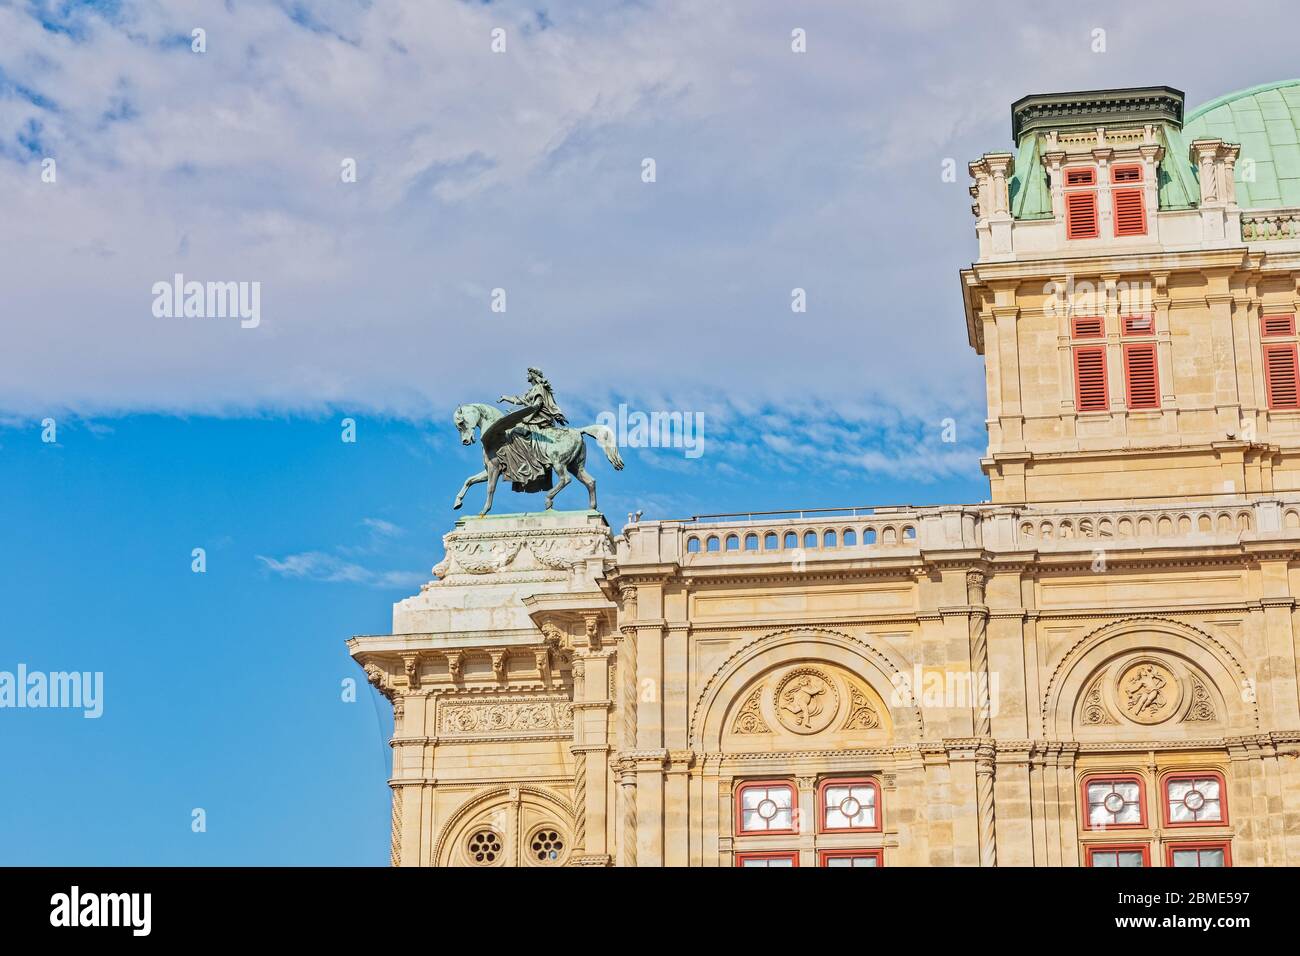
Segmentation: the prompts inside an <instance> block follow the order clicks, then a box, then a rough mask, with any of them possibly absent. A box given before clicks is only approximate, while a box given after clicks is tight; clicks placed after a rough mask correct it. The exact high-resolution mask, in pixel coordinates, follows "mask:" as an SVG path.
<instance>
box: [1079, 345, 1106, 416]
mask: <svg viewBox="0 0 1300 956" xmlns="http://www.w3.org/2000/svg"><path fill="white" fill-rule="evenodd" d="M1074 403H1075V407H1076V408H1077V409H1078V410H1079V411H1081V412H1104V411H1105V410H1106V409H1108V408H1110V394H1109V393H1108V391H1107V389H1106V347H1105V346H1103V345H1076V346H1075V347H1074Z"/></svg>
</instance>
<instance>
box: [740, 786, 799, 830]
mask: <svg viewBox="0 0 1300 956" xmlns="http://www.w3.org/2000/svg"><path fill="white" fill-rule="evenodd" d="M795 813H796V809H795V800H794V787H793V785H791V784H790V783H789V782H788V781H785V780H756V781H754V782H753V783H746V784H743V785H742V786H741V787H740V789H739V790H737V791H736V833H738V834H747V833H767V834H772V833H791V834H792V833H794V832H796V831H795Z"/></svg>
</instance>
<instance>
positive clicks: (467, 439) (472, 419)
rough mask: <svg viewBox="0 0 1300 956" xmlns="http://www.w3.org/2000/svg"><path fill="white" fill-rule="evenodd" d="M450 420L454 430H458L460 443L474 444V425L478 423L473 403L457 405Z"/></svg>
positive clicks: (476, 411)
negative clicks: (454, 427)
mask: <svg viewBox="0 0 1300 956" xmlns="http://www.w3.org/2000/svg"><path fill="white" fill-rule="evenodd" d="M451 421H452V424H454V425H455V426H456V431H458V432H460V443H461V444H462V445H472V444H474V427H475V426H476V425H477V424H478V423H479V419H478V410H477V409H476V408H475V407H474V406H473V405H458V406H457V407H456V413H455V414H454V415H452V416H451Z"/></svg>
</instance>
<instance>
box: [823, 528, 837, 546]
mask: <svg viewBox="0 0 1300 956" xmlns="http://www.w3.org/2000/svg"><path fill="white" fill-rule="evenodd" d="M835 542H836V537H835V532H834V531H827V532H826V533H825V534H824V535H822V547H823V548H835V547H838V545H837V544H836V543H835Z"/></svg>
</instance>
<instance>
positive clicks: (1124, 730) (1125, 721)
mask: <svg viewBox="0 0 1300 956" xmlns="http://www.w3.org/2000/svg"><path fill="white" fill-rule="evenodd" d="M1241 660H1242V654H1241V652H1240V650H1239V649H1238V648H1236V647H1234V646H1232V645H1231V644H1230V643H1229V642H1228V641H1226V640H1225V639H1223V638H1220V637H1216V636H1214V635H1213V634H1210V633H1209V632H1207V631H1204V630H1201V629H1200V628H1197V627H1194V626H1192V625H1190V624H1186V623H1184V622H1182V621H1175V620H1172V619H1169V618H1161V617H1134V618H1125V619H1124V620H1122V621H1115V622H1112V623H1110V624H1106V625H1103V626H1102V627H1099V628H1097V629H1096V630H1094V631H1092V632H1090V633H1089V634H1087V635H1085V636H1084V637H1082V638H1080V639H1079V640H1078V641H1076V642H1075V643H1074V644H1073V645H1072V646H1071V647H1069V648H1067V649H1066V650H1065V652H1064V653H1063V654H1061V655H1060V656H1059V658H1058V659H1057V661H1056V663H1055V665H1054V666H1053V668H1052V672H1051V676H1050V677H1049V678H1048V682H1047V687H1046V689H1045V691H1044V693H1043V698H1042V702H1041V711H1040V717H1041V721H1042V728H1043V733H1044V734H1045V735H1046V736H1048V737H1051V738H1055V739H1058V740H1069V739H1072V738H1073V737H1074V736H1075V724H1076V721H1077V720H1078V719H1079V715H1080V713H1081V712H1082V709H1085V708H1087V707H1088V706H1090V705H1091V704H1094V703H1097V704H1100V705H1102V706H1103V707H1104V708H1105V710H1106V711H1107V714H1106V716H1107V717H1109V718H1110V719H1111V720H1113V721H1114V722H1113V723H1111V724H1107V725H1106V726H1107V730H1108V731H1109V733H1110V735H1112V736H1118V737H1125V736H1143V737H1146V738H1151V737H1154V736H1163V735H1166V734H1169V733H1171V732H1172V730H1173V728H1175V727H1180V728H1181V729H1180V730H1179V731H1178V732H1177V735H1179V736H1186V735H1187V734H1188V733H1190V732H1194V731H1198V730H1201V729H1202V728H1201V727H1200V726H1192V724H1188V723H1185V722H1184V721H1185V720H1186V716H1187V715H1188V713H1189V712H1190V710H1189V708H1190V706H1191V704H1192V703H1193V701H1192V700H1191V699H1183V697H1181V696H1180V698H1179V699H1178V700H1177V701H1174V700H1172V699H1171V701H1170V703H1169V705H1168V707H1167V713H1163V714H1161V713H1157V714H1155V715H1154V716H1155V717H1156V718H1157V719H1154V720H1142V721H1140V720H1138V719H1135V718H1134V717H1133V716H1132V714H1130V713H1126V712H1125V711H1124V704H1123V701H1122V700H1121V698H1122V697H1124V696H1125V695H1126V694H1127V693H1131V692H1132V689H1133V688H1137V689H1139V690H1140V688H1141V683H1140V682H1141V678H1142V668H1143V667H1148V666H1149V667H1150V668H1151V670H1150V673H1151V674H1153V675H1155V676H1154V677H1153V678H1152V680H1153V683H1152V685H1151V686H1153V687H1154V686H1156V685H1158V684H1164V685H1166V686H1167V687H1168V688H1169V689H1170V690H1171V691H1176V692H1177V693H1178V694H1180V695H1184V696H1186V695H1198V694H1199V692H1200V691H1199V690H1198V688H1197V687H1196V681H1198V680H1199V681H1200V682H1201V683H1203V684H1204V683H1205V682H1206V681H1208V682H1209V686H1205V687H1203V688H1201V689H1203V690H1204V691H1206V692H1207V694H1208V695H1209V699H1210V701H1211V703H1210V707H1211V708H1212V709H1213V710H1214V718H1213V722H1212V723H1213V730H1214V734H1213V735H1214V736H1223V735H1224V733H1226V732H1235V733H1253V732H1254V731H1255V730H1257V729H1258V727H1259V708H1258V706H1257V705H1256V703H1255V702H1254V699H1253V696H1252V695H1250V694H1248V693H1245V692H1244V691H1245V689H1246V688H1248V687H1249V686H1250V680H1251V675H1249V674H1248V673H1247V672H1246V670H1245V668H1244V667H1243V666H1242V664H1241ZM1121 682H1122V683H1123V686H1122V687H1121ZM1168 696H1170V697H1171V698H1172V693H1170V694H1169V695H1168ZM1098 698H1099V699H1098ZM1210 724H1211V722H1210V721H1208V720H1207V721H1205V729H1206V730H1208V729H1210Z"/></svg>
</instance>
